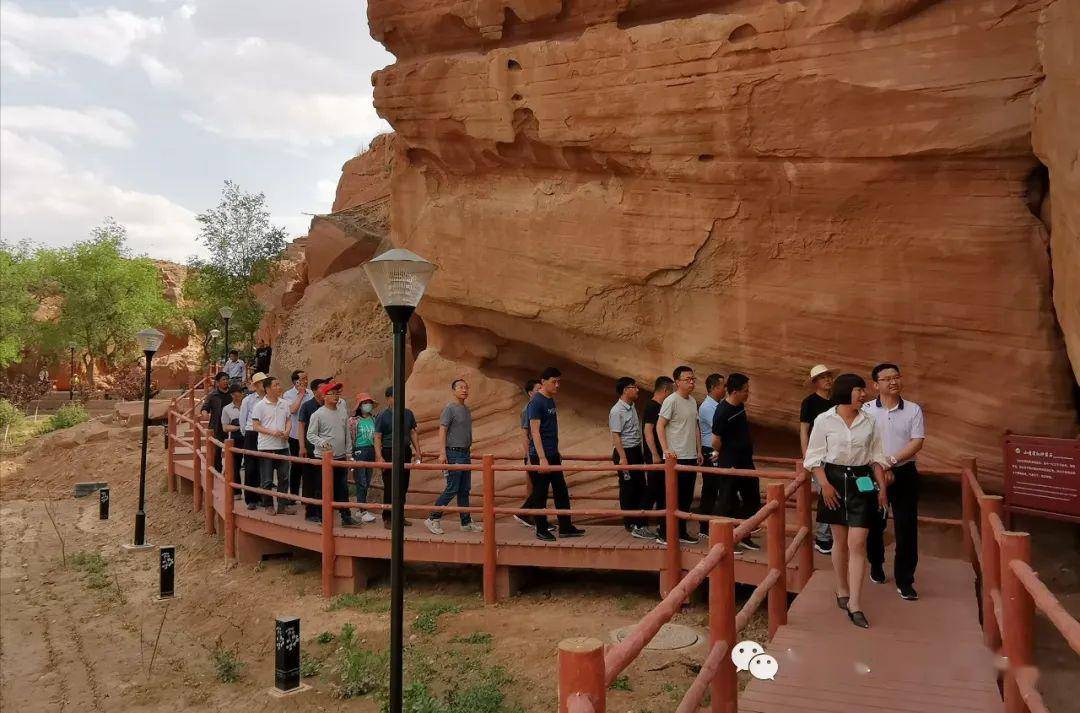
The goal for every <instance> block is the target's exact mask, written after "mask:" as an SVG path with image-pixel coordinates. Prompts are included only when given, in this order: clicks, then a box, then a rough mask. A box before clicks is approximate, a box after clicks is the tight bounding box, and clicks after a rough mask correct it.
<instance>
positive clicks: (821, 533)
mask: <svg viewBox="0 0 1080 713" xmlns="http://www.w3.org/2000/svg"><path fill="white" fill-rule="evenodd" d="M832 382H833V375H832V372H831V371H829V367H827V366H825V365H824V364H818V365H817V366H815V367H814V368H813V369H811V370H810V383H811V384H813V385H814V393H812V394H810V395H809V396H807V397H806V398H805V399H803V401H802V407H801V408H800V409H799V445H801V446H802V454H803V457H804V458H805V457H806V446H807V444H808V443H810V431H811V429H813V427H814V419H815V418H817V417H818V416H820V415H821V414H823V413H825V412H826V411H828V410H829V409H831V408H832V407H833V406H834V405H835V404H834V403H833V401H832ZM810 484H811V485H812V486H813V489H814V490H815V491H817V489H818V488H817V480H816V479H815V478H810ZM814 549H815V550H817V551H818V552H820V553H821V554H823V555H827V554H830V553H831V552H832V529H831V528H830V527H829V525H828V523H822V522H819V523H817V526H816V528H815V529H814Z"/></svg>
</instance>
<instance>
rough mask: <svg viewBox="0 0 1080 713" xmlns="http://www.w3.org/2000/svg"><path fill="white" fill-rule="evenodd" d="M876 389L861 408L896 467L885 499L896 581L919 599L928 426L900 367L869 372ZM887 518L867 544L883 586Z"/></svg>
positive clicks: (885, 366) (872, 571)
mask: <svg viewBox="0 0 1080 713" xmlns="http://www.w3.org/2000/svg"><path fill="white" fill-rule="evenodd" d="M870 378H871V379H873V381H874V383H875V384H877V387H878V397H877V398H876V399H875V400H873V401H867V402H866V403H865V404H863V411H864V412H865V413H866V414H867V415H869V416H871V417H873V419H874V424H875V426H876V427H877V428H878V430H879V431H880V432H881V434H882V445H883V446H884V447H885V454H886V456H887V458H888V461H889V463H890V465H891V466H892V467H891V468H890V469H889V470H888V471H886V473H885V479H886V482H888V483H889V486H888V488H887V490H886V494H887V495H888V497H889V505H890V506H891V507H892V511H893V526H894V527H895V528H896V556H895V558H894V560H893V576H894V577H895V578H896V591H897V593H898V594H899V595H900V596H901V597H902V598H904V599H907V600H909V601H914V600H916V599H918V598H919V594H918V592H916V591H915V587H914V586H913V585H914V582H915V567H916V565H918V563H919V471H918V470H917V469H916V468H915V454H916V453H918V452H919V451H920V450H922V447H923V441H924V440H925V439H926V426H925V424H924V422H923V413H922V409H921V408H919V405H918V404H917V403H915V402H914V401H906V400H905V399H903V398H901V396H900V392H901V390H902V384H901V381H900V367H898V366H897V365H896V364H888V363H885V364H878V365H877V366H875V367H874V369H873V371H871V372H870ZM886 524H887V523H886V521H885V518H884V517H883V518H880V519H879V520H877V522H876V523H875V525H876V526H875V527H871V528H870V533H869V536H868V537H867V540H866V558H867V559H868V560H869V561H870V579H871V580H873V581H874V582H877V583H878V584H884V583H885V581H886V577H885V526H886Z"/></svg>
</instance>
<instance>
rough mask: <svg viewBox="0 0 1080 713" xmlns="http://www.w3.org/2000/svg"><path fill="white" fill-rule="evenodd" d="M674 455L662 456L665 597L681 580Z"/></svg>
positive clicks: (661, 589)
mask: <svg viewBox="0 0 1080 713" xmlns="http://www.w3.org/2000/svg"><path fill="white" fill-rule="evenodd" d="M676 465H678V463H677V461H676V459H675V455H674V454H673V453H668V454H666V455H665V456H664V530H665V533H664V538H665V539H666V540H667V546H666V550H665V553H664V571H663V574H662V575H661V581H660V594H661V595H663V596H667V593H668V592H670V591H671V590H672V589H674V588H675V586H676V585H677V584H678V583H679V580H680V579H682V553H681V552H680V550H679V518H678V516H677V515H676V514H675V511H676V510H677V509H678V507H679V473H678V472H677V471H676V470H675V466H676Z"/></svg>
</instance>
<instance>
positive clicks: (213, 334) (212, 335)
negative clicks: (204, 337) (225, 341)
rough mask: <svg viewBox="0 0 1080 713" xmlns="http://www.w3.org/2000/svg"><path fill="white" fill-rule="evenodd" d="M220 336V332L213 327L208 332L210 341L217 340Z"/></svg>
mask: <svg viewBox="0 0 1080 713" xmlns="http://www.w3.org/2000/svg"><path fill="white" fill-rule="evenodd" d="M220 336H221V330H220V329H217V328H216V327H215V328H214V329H211V330H210V338H211V339H217V338H218V337H220Z"/></svg>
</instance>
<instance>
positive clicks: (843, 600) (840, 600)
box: [836, 596, 851, 611]
mask: <svg viewBox="0 0 1080 713" xmlns="http://www.w3.org/2000/svg"><path fill="white" fill-rule="evenodd" d="M849 599H851V597H841V596H837V597H836V606H838V607H840V608H841V609H843V610H844V611H847V603H848V600H849Z"/></svg>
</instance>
